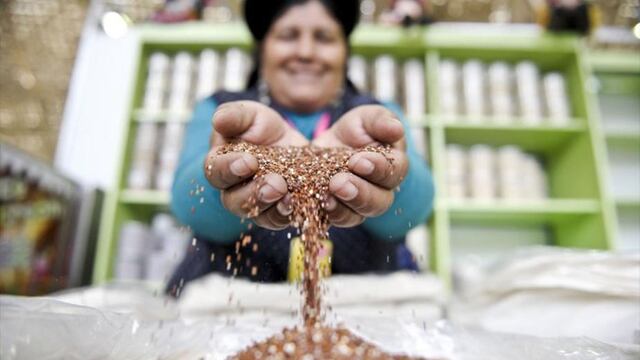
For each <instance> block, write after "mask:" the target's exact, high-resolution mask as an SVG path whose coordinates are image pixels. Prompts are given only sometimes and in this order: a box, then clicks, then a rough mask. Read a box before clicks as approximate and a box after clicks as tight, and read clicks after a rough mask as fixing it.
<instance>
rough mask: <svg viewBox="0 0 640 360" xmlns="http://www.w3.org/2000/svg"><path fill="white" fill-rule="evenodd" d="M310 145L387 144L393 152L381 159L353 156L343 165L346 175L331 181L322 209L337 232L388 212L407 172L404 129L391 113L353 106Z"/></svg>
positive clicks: (372, 155)
mask: <svg viewBox="0 0 640 360" xmlns="http://www.w3.org/2000/svg"><path fill="white" fill-rule="evenodd" d="M312 144H313V145H316V146H321V147H349V148H353V149H359V148H362V147H365V146H367V145H381V144H390V145H391V146H392V150H391V152H390V153H389V154H387V155H386V157H385V155H382V154H380V153H375V152H361V153H357V154H355V155H353V156H352V157H351V158H350V159H349V164H348V166H349V170H350V171H351V172H350V173H339V174H336V175H334V176H333V177H332V178H331V181H330V183H329V193H330V195H329V198H328V200H327V206H326V210H327V212H328V214H329V220H330V222H331V224H332V225H335V226H339V227H352V226H356V225H359V224H360V223H362V222H363V221H364V219H365V218H367V217H374V216H378V215H381V214H383V213H384V212H385V211H387V209H389V207H390V206H391V204H392V203H393V198H394V195H393V191H394V189H395V188H396V187H398V185H400V182H402V179H404V177H405V175H406V174H407V170H408V168H409V162H408V159H407V156H406V154H405V147H406V144H405V140H404V128H403V127H402V123H401V122H400V120H398V119H397V117H396V116H395V115H394V114H393V113H392V112H391V111H389V110H387V109H386V108H385V107H383V106H381V105H363V106H359V107H356V108H355V109H353V110H351V111H349V112H347V113H346V114H344V115H343V116H342V117H341V118H340V119H339V120H338V121H337V122H336V123H335V124H334V125H333V126H332V127H331V128H330V129H329V130H327V131H326V132H325V133H323V134H322V135H321V136H319V137H318V138H317V139H315V140H314V141H313V143H312ZM387 158H390V159H391V162H390V161H389V160H388V159H387Z"/></svg>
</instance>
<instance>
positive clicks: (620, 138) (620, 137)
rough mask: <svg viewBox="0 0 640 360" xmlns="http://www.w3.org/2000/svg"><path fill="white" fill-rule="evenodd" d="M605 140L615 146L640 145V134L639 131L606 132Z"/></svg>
mask: <svg viewBox="0 0 640 360" xmlns="http://www.w3.org/2000/svg"><path fill="white" fill-rule="evenodd" d="M604 136H605V139H606V140H607V142H608V143H613V144H627V145H634V144H636V145H640V132H638V131H637V130H635V129H633V130H631V129H630V130H628V131H624V130H621V129H620V130H618V129H616V130H605V133H604Z"/></svg>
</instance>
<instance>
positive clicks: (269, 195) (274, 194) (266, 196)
mask: <svg viewBox="0 0 640 360" xmlns="http://www.w3.org/2000/svg"><path fill="white" fill-rule="evenodd" d="M281 197H282V194H281V193H279V192H278V191H277V190H276V189H274V188H273V186H271V185H269V184H266V185H263V186H262V187H261V188H260V193H259V194H258V198H259V199H260V200H261V201H262V202H265V203H272V202H274V201H276V200H278V199H280V198H281Z"/></svg>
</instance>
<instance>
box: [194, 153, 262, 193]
mask: <svg viewBox="0 0 640 360" xmlns="http://www.w3.org/2000/svg"><path fill="white" fill-rule="evenodd" d="M257 170H258V160H256V158H255V157H254V156H253V155H250V154H247V153H228V154H222V155H218V154H216V151H215V150H213V151H211V152H210V153H209V156H208V157H207V160H205V172H204V173H205V176H206V177H207V179H208V180H209V182H210V183H211V185H213V186H214V187H216V188H218V189H221V190H225V189H228V188H230V187H232V186H234V185H236V184H239V183H241V182H243V181H244V180H246V179H247V178H249V177H251V176H253V175H254V174H255V172H256V171H257Z"/></svg>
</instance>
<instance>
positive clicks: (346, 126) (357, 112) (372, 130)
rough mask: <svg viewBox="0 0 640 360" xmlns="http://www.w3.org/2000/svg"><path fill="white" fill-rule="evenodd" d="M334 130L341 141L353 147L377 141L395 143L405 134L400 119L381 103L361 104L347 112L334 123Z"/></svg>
mask: <svg viewBox="0 0 640 360" xmlns="http://www.w3.org/2000/svg"><path fill="white" fill-rule="evenodd" d="M333 131H334V135H335V137H336V138H337V139H338V140H339V141H340V142H341V143H343V144H345V145H347V146H349V147H353V148H361V147H364V146H367V145H372V144H375V143H382V144H393V143H395V142H397V141H399V140H401V139H402V138H403V136H404V128H403V127H402V123H401V122H400V120H398V119H397V117H396V116H395V114H394V113H392V112H391V111H389V110H387V109H386V108H384V107H383V106H380V105H364V106H359V107H357V108H355V109H353V110H351V111H349V112H347V113H346V114H345V115H344V116H343V117H342V118H341V119H340V120H339V121H338V122H337V123H336V124H335V125H334V129H333Z"/></svg>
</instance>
